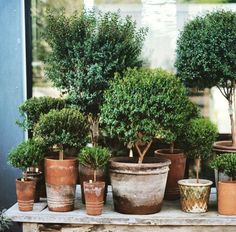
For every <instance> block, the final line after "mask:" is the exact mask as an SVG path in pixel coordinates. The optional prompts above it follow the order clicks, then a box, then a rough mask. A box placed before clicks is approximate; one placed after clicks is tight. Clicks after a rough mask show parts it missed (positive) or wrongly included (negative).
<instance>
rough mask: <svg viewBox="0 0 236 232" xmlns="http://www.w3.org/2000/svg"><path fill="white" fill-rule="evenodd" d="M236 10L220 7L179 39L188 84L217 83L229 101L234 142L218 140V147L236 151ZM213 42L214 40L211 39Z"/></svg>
mask: <svg viewBox="0 0 236 232" xmlns="http://www.w3.org/2000/svg"><path fill="white" fill-rule="evenodd" d="M235 33H236V13H235V12H232V11H225V10H218V11H214V12H211V13H207V14H206V15H204V16H198V17H196V18H194V19H193V20H191V21H189V22H188V23H187V24H186V25H185V27H184V29H183V31H182V33H181V34H180V36H179V38H178V41H177V49H176V52H177V58H176V64H175V65H176V68H177V76H178V77H179V78H180V79H181V81H183V82H184V83H185V84H186V85H187V86H188V87H197V88H211V87H213V86H216V87H217V88H218V89H219V90H220V92H221V93H222V95H223V96H224V97H225V98H226V100H227V101H228V104H229V117H230V123H231V133H232V141H218V142H215V144H214V149H215V150H216V151H219V152H221V153H222V152H230V151H231V152H235V150H236V126H235V112H236V109H235V107H234V106H235V87H236V77H235V70H236V66H235V62H232V61H233V60H235V59H236V49H235V44H236V37H235ZM209 41H211V42H209Z"/></svg>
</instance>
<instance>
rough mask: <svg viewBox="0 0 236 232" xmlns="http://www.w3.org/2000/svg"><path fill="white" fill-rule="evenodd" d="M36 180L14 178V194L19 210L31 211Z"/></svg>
mask: <svg viewBox="0 0 236 232" xmlns="http://www.w3.org/2000/svg"><path fill="white" fill-rule="evenodd" d="M35 188H36V182H35V181H34V180H29V179H26V180H24V181H21V179H16V196H17V202H18V208H19V210H20V211H32V210H33V206H34V196H35Z"/></svg>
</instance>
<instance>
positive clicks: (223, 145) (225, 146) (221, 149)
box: [213, 140, 236, 153]
mask: <svg viewBox="0 0 236 232" xmlns="http://www.w3.org/2000/svg"><path fill="white" fill-rule="evenodd" d="M213 151H215V152H218V153H227V152H236V147H234V146H232V141H231V140H224V141H217V142H215V143H214V144H213Z"/></svg>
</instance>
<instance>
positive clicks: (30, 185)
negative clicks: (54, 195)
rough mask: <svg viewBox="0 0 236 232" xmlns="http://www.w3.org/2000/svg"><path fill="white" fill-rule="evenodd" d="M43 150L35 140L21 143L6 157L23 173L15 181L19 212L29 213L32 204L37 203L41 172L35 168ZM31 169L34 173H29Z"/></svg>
mask: <svg viewBox="0 0 236 232" xmlns="http://www.w3.org/2000/svg"><path fill="white" fill-rule="evenodd" d="M43 155H44V153H43V149H42V146H41V143H40V142H38V141H37V140H33V139H29V140H27V141H23V142H22V143H20V144H19V145H18V146H17V147H16V148H14V149H12V150H11V151H10V152H9V155H8V163H9V164H10V165H12V166H13V167H15V168H19V169H21V170H22V171H23V177H22V178H19V179H17V180H16V193H17V199H18V206H19V210H21V211H31V210H32V209H33V203H34V202H38V201H39V192H40V180H41V174H42V173H41V172H39V171H38V169H37V167H38V164H39V162H40V161H41V160H42V159H43ZM30 167H33V169H34V170H35V172H32V171H29V168H30Z"/></svg>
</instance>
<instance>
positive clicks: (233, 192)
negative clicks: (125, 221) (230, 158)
mask: <svg viewBox="0 0 236 232" xmlns="http://www.w3.org/2000/svg"><path fill="white" fill-rule="evenodd" d="M218 212H219V214H223V215H236V181H219V182H218Z"/></svg>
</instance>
